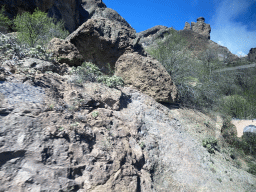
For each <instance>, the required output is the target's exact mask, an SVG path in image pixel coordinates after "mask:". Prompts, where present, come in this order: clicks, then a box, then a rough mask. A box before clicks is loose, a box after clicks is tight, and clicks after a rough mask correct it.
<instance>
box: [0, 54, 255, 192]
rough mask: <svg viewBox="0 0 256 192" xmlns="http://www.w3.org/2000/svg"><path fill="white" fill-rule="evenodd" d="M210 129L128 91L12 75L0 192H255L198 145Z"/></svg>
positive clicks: (4, 91) (1, 112)
mask: <svg viewBox="0 0 256 192" xmlns="http://www.w3.org/2000/svg"><path fill="white" fill-rule="evenodd" d="M129 54H130V53H129ZM129 54H128V55H129ZM141 57H142V56H141ZM138 58H139V57H138ZM140 59H142V58H140ZM145 59H146V58H144V59H142V60H145ZM147 59H149V58H147ZM146 63H147V64H148V61H147V62H146ZM151 63H154V61H151ZM151 69H152V68H150V70H151ZM0 71H1V68H0ZM154 72H156V71H154ZM30 75H32V74H30ZM159 77H161V74H160V75H159ZM189 111H190V112H189ZM205 121H207V125H205V123H204V122H205ZM198 124H199V125H200V126H198ZM215 124H216V122H215V120H213V119H211V118H210V117H208V116H206V115H204V114H202V113H200V112H198V111H197V112H196V113H195V112H194V110H189V109H171V110H170V109H168V108H167V107H165V106H163V105H162V104H159V103H157V102H156V101H155V100H154V99H153V98H152V97H150V96H148V95H145V94H143V93H141V92H139V91H137V90H136V89H133V88H132V87H123V88H122V87H121V88H120V89H119V90H117V89H113V88H108V87H106V86H105V85H102V84H99V83H86V84H84V86H74V85H72V84H69V83H67V78H66V77H62V76H60V75H56V74H39V75H36V74H34V75H33V77H32V78H27V77H26V74H24V75H22V74H20V75H18V74H13V75H12V78H7V80H6V81H4V82H1V83H0V186H1V187H0V189H1V190H2V191H6V192H12V191H79V192H83V191H91V192H97V191H110V192H114V191H141V192H151V191H152V192H153V191H191V192H195V191H198V189H200V190H201V189H202V190H205V191H209V192H213V191H229V190H232V191H255V186H254V185H253V184H254V183H255V182H256V180H255V177H253V175H251V174H249V173H248V172H246V171H244V170H242V169H237V168H236V167H234V166H232V164H231V162H232V161H233V160H232V159H231V158H230V154H226V153H227V152H226V153H221V152H220V153H216V154H214V155H212V156H210V155H209V153H208V152H207V150H206V149H205V148H204V147H203V146H202V144H201V143H202V139H203V138H205V137H206V136H209V135H213V136H214V134H215V130H214V126H215ZM209 126H210V129H209ZM191 127H193V128H191ZM199 133H200V134H199ZM227 160H228V161H227ZM194 162H196V163H194ZM213 162H214V169H213V168H212V166H213ZM223 170H225V171H226V172H223ZM170 175H171V177H170ZM230 175H232V179H233V180H234V181H236V182H235V183H234V182H231V181H230ZM214 178H215V179H214ZM216 178H220V179H221V181H222V182H220V181H219V180H217V179H216ZM198 181H200V182H198ZM202 183H203V184H202Z"/></svg>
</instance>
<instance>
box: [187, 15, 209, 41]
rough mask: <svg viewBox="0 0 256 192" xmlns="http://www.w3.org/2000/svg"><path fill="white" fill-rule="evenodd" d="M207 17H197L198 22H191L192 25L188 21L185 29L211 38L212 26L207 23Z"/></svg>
mask: <svg viewBox="0 0 256 192" xmlns="http://www.w3.org/2000/svg"><path fill="white" fill-rule="evenodd" d="M204 21H205V19H204V18H203V17H199V18H197V22H196V23H195V22H191V26H190V24H189V23H188V22H186V23H185V27H184V30H192V31H194V32H196V33H199V34H201V35H203V36H205V37H207V38H208V39H210V33H211V26H210V25H209V24H206V23H205V22H204Z"/></svg>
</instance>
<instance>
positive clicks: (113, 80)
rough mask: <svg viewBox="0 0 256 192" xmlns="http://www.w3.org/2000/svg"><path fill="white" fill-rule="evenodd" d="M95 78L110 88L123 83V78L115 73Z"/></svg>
mask: <svg viewBox="0 0 256 192" xmlns="http://www.w3.org/2000/svg"><path fill="white" fill-rule="evenodd" d="M97 80H98V82H100V83H104V84H105V85H107V86H108V87H110V88H113V87H117V86H123V85H124V81H123V79H122V78H121V77H117V76H115V75H113V76H112V77H108V76H99V77H98V78H97Z"/></svg>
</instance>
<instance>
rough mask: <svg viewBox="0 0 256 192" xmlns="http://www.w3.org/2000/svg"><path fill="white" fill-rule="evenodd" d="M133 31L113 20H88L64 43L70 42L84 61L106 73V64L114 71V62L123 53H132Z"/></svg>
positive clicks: (99, 18) (101, 18)
mask: <svg viewBox="0 0 256 192" xmlns="http://www.w3.org/2000/svg"><path fill="white" fill-rule="evenodd" d="M135 37H136V36H135V30H134V29H133V28H131V27H127V26H126V25H124V24H122V22H118V21H115V20H110V19H107V18H103V17H98V18H97V19H89V20H88V21H87V22H85V23H84V24H83V25H81V26H80V27H79V28H78V29H77V30H76V31H74V32H73V33H72V34H70V35H69V36H68V37H67V38H66V41H69V42H71V43H72V44H73V45H75V47H76V48H77V50H78V51H79V52H80V53H81V55H82V56H83V57H84V58H85V60H86V61H88V62H89V61H90V62H92V63H94V64H96V65H97V66H98V67H99V68H100V69H102V71H103V72H107V68H106V66H107V63H109V64H110V65H111V67H112V69H114V65H115V62H116V61H117V59H118V58H119V57H120V56H121V55H122V54H123V53H125V52H133V51H134V49H133V45H132V43H133V39H135Z"/></svg>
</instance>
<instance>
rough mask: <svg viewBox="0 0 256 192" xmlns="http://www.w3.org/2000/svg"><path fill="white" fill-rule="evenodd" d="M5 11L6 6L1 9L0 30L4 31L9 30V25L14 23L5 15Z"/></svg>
mask: <svg viewBox="0 0 256 192" xmlns="http://www.w3.org/2000/svg"><path fill="white" fill-rule="evenodd" d="M4 12H5V6H2V8H1V10H0V30H1V31H2V32H7V31H8V29H9V27H10V26H11V24H12V21H11V20H10V19H9V18H8V17H6V16H5V15H4Z"/></svg>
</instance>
